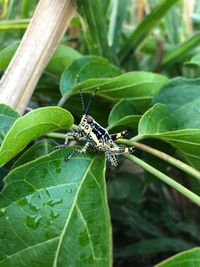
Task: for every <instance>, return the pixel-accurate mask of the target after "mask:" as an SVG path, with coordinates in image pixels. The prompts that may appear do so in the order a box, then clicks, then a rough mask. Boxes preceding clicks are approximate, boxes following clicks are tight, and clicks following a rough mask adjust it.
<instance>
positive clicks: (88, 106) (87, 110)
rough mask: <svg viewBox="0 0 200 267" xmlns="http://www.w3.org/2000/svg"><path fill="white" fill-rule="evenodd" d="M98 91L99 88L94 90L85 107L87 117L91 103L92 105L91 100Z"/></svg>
mask: <svg viewBox="0 0 200 267" xmlns="http://www.w3.org/2000/svg"><path fill="white" fill-rule="evenodd" d="M98 90H99V87H97V88H96V90H95V91H94V92H93V94H92V95H91V97H90V99H89V102H88V105H87V108H86V111H85V114H86V115H87V114H88V112H89V110H90V107H91V103H92V99H93V97H94V96H95V95H96V92H97V91H98Z"/></svg>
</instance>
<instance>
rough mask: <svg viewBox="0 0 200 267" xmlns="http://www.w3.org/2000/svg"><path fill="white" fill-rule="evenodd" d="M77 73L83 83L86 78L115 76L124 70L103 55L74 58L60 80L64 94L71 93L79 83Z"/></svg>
mask: <svg viewBox="0 0 200 267" xmlns="http://www.w3.org/2000/svg"><path fill="white" fill-rule="evenodd" d="M77 74H78V75H79V77H80V82H81V84H82V82H83V81H84V80H87V79H90V78H107V77H115V76H118V75H120V74H122V71H121V70H120V69H119V68H117V67H116V66H114V65H113V64H111V63H110V62H109V61H108V60H106V59H104V58H102V57H97V56H84V57H81V58H79V59H76V60H74V62H73V63H72V65H71V66H70V67H69V68H67V69H66V70H65V71H64V73H63V75H62V77H61V81H60V91H61V93H62V95H64V94H65V93H66V92H68V93H69V92H70V91H71V90H73V87H75V86H76V85H77V82H78V81H77Z"/></svg>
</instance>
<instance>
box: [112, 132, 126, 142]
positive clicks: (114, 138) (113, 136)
mask: <svg viewBox="0 0 200 267" xmlns="http://www.w3.org/2000/svg"><path fill="white" fill-rule="evenodd" d="M127 134H128V131H127V130H125V131H122V132H121V133H115V134H110V137H111V138H112V140H113V141H115V140H117V139H119V138H124V137H125V136H126V135H127Z"/></svg>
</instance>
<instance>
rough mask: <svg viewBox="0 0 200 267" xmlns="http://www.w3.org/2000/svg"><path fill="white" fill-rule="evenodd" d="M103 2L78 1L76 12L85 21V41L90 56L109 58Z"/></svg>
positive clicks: (99, 0)
mask: <svg viewBox="0 0 200 267" xmlns="http://www.w3.org/2000/svg"><path fill="white" fill-rule="evenodd" d="M104 2H107V1H103V0H93V1H89V0H85V1H82V0H78V1H77V4H78V10H79V12H80V14H81V15H82V16H83V18H84V19H85V21H84V23H85V24H86V25H85V27H84V30H85V40H86V42H87V47H88V50H89V51H90V54H93V55H97V56H105V57H108V58H109V57H111V53H110V48H109V46H108V42H107V27H106V20H105V13H104Z"/></svg>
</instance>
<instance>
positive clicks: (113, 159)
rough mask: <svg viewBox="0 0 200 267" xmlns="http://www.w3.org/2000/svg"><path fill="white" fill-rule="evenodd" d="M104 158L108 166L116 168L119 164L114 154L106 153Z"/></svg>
mask: <svg viewBox="0 0 200 267" xmlns="http://www.w3.org/2000/svg"><path fill="white" fill-rule="evenodd" d="M106 160H107V162H108V164H109V165H110V167H114V168H116V167H117V166H118V164H119V162H118V159H117V157H116V156H115V155H106Z"/></svg>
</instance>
